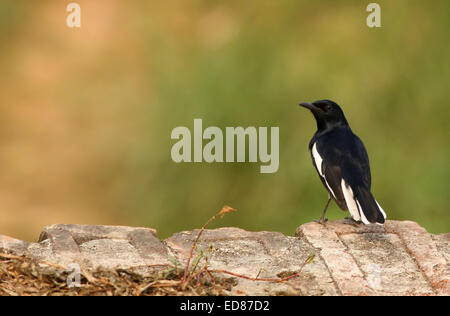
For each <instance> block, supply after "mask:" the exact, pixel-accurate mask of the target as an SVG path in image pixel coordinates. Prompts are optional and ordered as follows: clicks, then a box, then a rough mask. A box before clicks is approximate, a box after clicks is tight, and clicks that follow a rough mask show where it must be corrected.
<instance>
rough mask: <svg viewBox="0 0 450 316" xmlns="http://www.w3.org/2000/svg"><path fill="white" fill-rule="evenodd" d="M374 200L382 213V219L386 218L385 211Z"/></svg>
mask: <svg viewBox="0 0 450 316" xmlns="http://www.w3.org/2000/svg"><path fill="white" fill-rule="evenodd" d="M375 202H376V203H377V205H378V208H379V209H380V211H381V214H383V217H384V219H386V213H385V212H384V210H383V209H382V208H381V206H380V204H378V202H377V200H375Z"/></svg>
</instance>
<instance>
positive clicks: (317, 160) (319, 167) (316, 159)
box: [312, 143, 323, 177]
mask: <svg viewBox="0 0 450 316" xmlns="http://www.w3.org/2000/svg"><path fill="white" fill-rule="evenodd" d="M316 144H317V143H314V145H313V147H312V154H313V157H314V162H315V164H316V167H317V171H318V172H319V174H320V176H321V177H323V173H322V161H323V159H322V157H320V155H319V152H318V151H317V147H316Z"/></svg>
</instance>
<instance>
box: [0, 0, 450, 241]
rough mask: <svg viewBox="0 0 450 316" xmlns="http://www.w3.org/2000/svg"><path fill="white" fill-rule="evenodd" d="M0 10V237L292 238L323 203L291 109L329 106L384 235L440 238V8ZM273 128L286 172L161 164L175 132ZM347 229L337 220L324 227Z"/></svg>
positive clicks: (448, 13)
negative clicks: (342, 124) (350, 133)
mask: <svg viewBox="0 0 450 316" xmlns="http://www.w3.org/2000/svg"><path fill="white" fill-rule="evenodd" d="M76 2H77V3H78V4H80V6H81V10H82V11H81V19H82V20H81V23H82V24H81V28H80V29H76V28H75V29H71V28H68V27H67V26H66V17H67V15H68V13H67V12H66V6H67V4H69V3H70V1H16V0H14V1H12V0H2V1H1V2H0V38H1V51H0V70H1V73H0V234H6V235H11V236H14V237H17V238H22V239H27V240H35V239H36V238H37V237H38V234H39V232H40V231H41V229H42V227H43V226H45V225H48V224H53V223H91V224H116V225H134V226H150V227H154V228H156V229H157V230H158V231H159V235H160V237H167V236H169V235H171V234H172V233H174V232H176V231H179V230H184V229H193V228H198V227H201V226H202V224H203V223H204V222H205V221H206V219H207V218H209V217H210V216H212V215H213V214H215V213H216V212H217V211H218V210H220V208H221V207H222V206H223V205H224V204H229V205H231V206H233V207H234V208H237V209H238V210H239V212H238V213H237V214H232V215H228V217H226V218H224V219H222V220H219V221H217V222H215V223H214V224H213V225H212V227H214V226H224V225H234V226H239V227H242V228H244V229H248V230H276V231H281V232H283V233H285V234H292V233H293V232H294V231H295V228H296V227H297V226H298V225H300V224H302V223H304V222H306V221H311V220H313V219H316V218H318V217H319V216H320V214H321V211H322V208H323V206H324V203H325V202H326V197H327V194H326V192H325V190H324V189H323V187H322V184H321V183H320V181H319V179H318V177H317V175H316V172H315V171H314V169H313V167H312V165H311V161H310V156H309V153H308V151H307V145H308V142H309V139H310V138H311V136H312V134H313V133H314V130H315V123H314V121H313V118H312V116H311V115H310V113H307V111H306V110H304V109H301V108H299V107H298V106H297V104H298V103H299V102H301V101H313V100H316V99H323V98H329V99H333V100H335V101H337V102H338V103H340V104H341V105H342V106H343V108H344V111H345V112H346V115H347V118H348V120H349V122H350V124H351V126H352V128H353V130H354V131H355V132H356V133H357V134H358V135H359V136H360V137H361V138H362V139H363V141H364V142H365V144H366V147H367V149H368V152H369V156H370V158H371V164H372V174H373V193H374V195H375V196H376V198H377V200H378V201H379V202H380V203H381V205H382V206H383V208H384V209H385V210H386V211H387V213H388V217H389V218H390V219H410V220H415V221H418V222H419V223H420V224H421V225H423V226H424V227H425V228H427V229H428V230H429V231H431V232H434V233H441V232H448V231H450V216H449V210H448V208H449V202H450V198H449V196H450V194H449V193H448V190H449V179H450V168H449V159H450V147H449V139H450V138H449V136H450V134H449V121H450V120H449V119H450V108H449V107H450V103H449V100H450V98H449V96H450V91H449V82H450V58H449V56H450V44H449V43H450V41H449V35H450V2H449V1H447V0H441V1H438V0H434V1H418V0H417V1H416V0H414V1H412V0H401V1H378V3H379V4H380V5H381V23H382V27H381V28H368V27H367V26H366V17H367V15H368V13H367V12H366V10H365V9H366V6H367V4H368V3H369V1H332V0H329V1H298V0H297V1H294V0H280V1H273V0H270V1H269V0H259V1H234V0H228V1H212V0H202V1H200V0H196V1H179V0H176V1H175V0H169V1H113V0H107V1H106V0H105V1H100V0H95V1H93V0H78V1H76ZM194 118H202V119H203V124H204V127H206V126H219V127H221V128H224V127H226V126H244V127H246V126H256V127H258V126H279V127H280V168H279V171H278V172H277V173H275V174H260V173H259V165H260V164H259V163H257V164H254V163H253V164H250V163H215V164H207V163H200V164H199V163H197V164H194V163H191V164H189V163H183V164H176V163H174V162H173V161H172V160H171V157H170V149H171V146H172V145H173V143H174V142H175V141H173V140H171V139H170V133H171V130H172V129H173V128H174V127H176V126H187V127H189V128H191V129H192V128H193V119H194ZM346 215H347V214H345V213H343V212H341V211H340V210H339V209H338V208H337V207H336V206H335V205H333V206H332V207H331V208H330V209H329V213H328V216H329V218H331V219H335V218H342V217H343V216H346Z"/></svg>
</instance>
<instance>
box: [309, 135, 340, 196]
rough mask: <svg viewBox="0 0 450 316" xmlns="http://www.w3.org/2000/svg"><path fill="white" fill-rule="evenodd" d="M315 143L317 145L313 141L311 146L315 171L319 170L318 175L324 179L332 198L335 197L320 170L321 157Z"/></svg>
mask: <svg viewBox="0 0 450 316" xmlns="http://www.w3.org/2000/svg"><path fill="white" fill-rule="evenodd" d="M316 145H317V143H314V145H313V147H312V155H313V158H314V163H315V164H316V168H317V172H319V174H320V176H321V177H322V178H323V180H324V181H325V184H326V185H327V187H328V190H330V192H331V194H333V196H334V198H335V199H336V195H335V194H334V192H333V190H332V189H331V187H330V185H329V184H328V182H327V178H325V175H324V174H323V172H322V162H323V159H322V157H320V155H319V152H318V151H317V147H316Z"/></svg>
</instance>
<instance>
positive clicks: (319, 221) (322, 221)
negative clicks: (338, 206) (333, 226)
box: [314, 218, 328, 225]
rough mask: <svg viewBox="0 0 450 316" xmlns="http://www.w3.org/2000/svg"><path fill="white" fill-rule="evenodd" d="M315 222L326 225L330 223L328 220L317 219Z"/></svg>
mask: <svg viewBox="0 0 450 316" xmlns="http://www.w3.org/2000/svg"><path fill="white" fill-rule="evenodd" d="M314 222H316V223H319V224H321V225H325V223H326V222H328V218H320V219H315V220H314Z"/></svg>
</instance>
